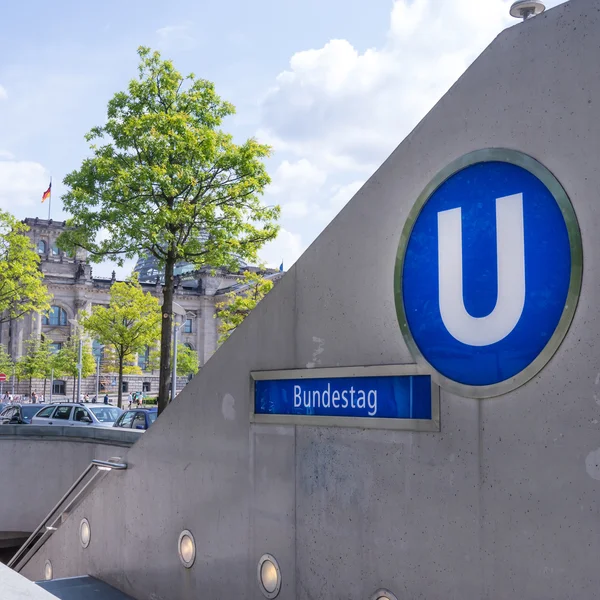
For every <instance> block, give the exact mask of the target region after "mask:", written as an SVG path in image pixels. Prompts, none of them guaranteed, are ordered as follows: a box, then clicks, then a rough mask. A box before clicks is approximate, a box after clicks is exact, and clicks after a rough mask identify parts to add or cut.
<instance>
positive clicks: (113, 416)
mask: <svg viewBox="0 0 600 600" xmlns="http://www.w3.org/2000/svg"><path fill="white" fill-rule="evenodd" d="M122 412H123V411H122V410H121V409H120V408H117V407H116V406H107V405H106V404H96V405H94V404H83V403H82V402H57V403H56V404H54V403H53V404H49V405H46V406H45V407H44V408H42V410H40V411H39V412H38V413H37V414H36V415H35V416H34V417H33V419H32V423H33V424H34V425H62V426H69V425H73V426H75V425H94V426H96V427H112V426H113V424H114V422H115V421H116V420H117V419H118V418H119V417H120V416H121V413H122Z"/></svg>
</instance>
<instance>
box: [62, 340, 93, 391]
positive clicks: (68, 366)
mask: <svg viewBox="0 0 600 600" xmlns="http://www.w3.org/2000/svg"><path fill="white" fill-rule="evenodd" d="M52 363H53V367H54V371H55V374H56V375H60V376H63V377H73V401H75V394H76V389H75V388H76V386H75V381H76V379H77V375H78V370H77V365H78V363H79V336H78V335H73V336H71V337H70V338H69V339H68V340H67V341H66V342H65V343H64V344H63V345H62V348H61V349H60V350H59V351H58V352H57V353H56V354H54V356H53V357H52ZM95 371H96V361H95V359H94V355H93V353H92V345H91V344H90V342H89V340H86V339H84V340H83V345H82V352H81V377H82V378H85V377H89V376H90V375H93V374H94V372H95ZM77 400H79V398H77Z"/></svg>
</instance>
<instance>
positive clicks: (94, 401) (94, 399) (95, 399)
mask: <svg viewBox="0 0 600 600" xmlns="http://www.w3.org/2000/svg"><path fill="white" fill-rule="evenodd" d="M97 400H98V398H97V397H96V395H94V397H93V398H92V404H96V401H97Z"/></svg>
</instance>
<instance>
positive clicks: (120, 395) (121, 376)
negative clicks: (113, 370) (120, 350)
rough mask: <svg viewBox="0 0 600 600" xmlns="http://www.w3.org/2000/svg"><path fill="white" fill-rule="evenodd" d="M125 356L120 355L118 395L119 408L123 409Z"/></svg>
mask: <svg viewBox="0 0 600 600" xmlns="http://www.w3.org/2000/svg"><path fill="white" fill-rule="evenodd" d="M124 358H125V357H124V356H123V355H122V354H119V392H118V393H117V406H118V407H119V408H123V361H124Z"/></svg>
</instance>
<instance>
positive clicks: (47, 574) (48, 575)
mask: <svg viewBox="0 0 600 600" xmlns="http://www.w3.org/2000/svg"><path fill="white" fill-rule="evenodd" d="M44 579H45V580H46V581H50V580H51V579H52V563H51V562H50V561H49V560H47V561H46V562H45V563H44Z"/></svg>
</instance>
